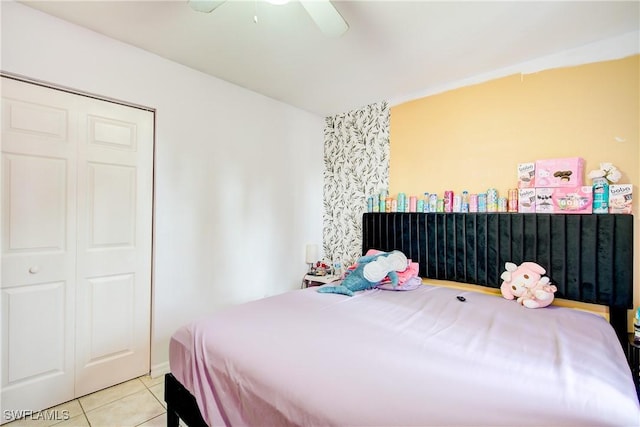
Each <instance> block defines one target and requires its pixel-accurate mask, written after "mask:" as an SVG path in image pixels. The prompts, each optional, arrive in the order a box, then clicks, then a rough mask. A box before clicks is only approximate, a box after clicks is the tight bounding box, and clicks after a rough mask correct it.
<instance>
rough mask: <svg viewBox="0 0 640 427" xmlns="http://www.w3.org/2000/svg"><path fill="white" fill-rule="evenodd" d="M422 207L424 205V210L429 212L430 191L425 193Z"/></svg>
mask: <svg viewBox="0 0 640 427" xmlns="http://www.w3.org/2000/svg"><path fill="white" fill-rule="evenodd" d="M422 207H423V210H422V212H424V213H429V193H424V203H423V204H422ZM418 210H420V209H418Z"/></svg>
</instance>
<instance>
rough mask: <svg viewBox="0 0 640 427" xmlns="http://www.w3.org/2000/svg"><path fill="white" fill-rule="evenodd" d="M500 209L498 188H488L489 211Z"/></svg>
mask: <svg viewBox="0 0 640 427" xmlns="http://www.w3.org/2000/svg"><path fill="white" fill-rule="evenodd" d="M497 211H498V190H496V189H495V188H489V189H488V190H487V212H497Z"/></svg>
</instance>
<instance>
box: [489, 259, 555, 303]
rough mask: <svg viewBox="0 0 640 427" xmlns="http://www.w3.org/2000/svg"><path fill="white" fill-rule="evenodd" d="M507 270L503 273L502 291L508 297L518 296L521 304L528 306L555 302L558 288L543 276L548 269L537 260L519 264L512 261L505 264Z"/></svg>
mask: <svg viewBox="0 0 640 427" xmlns="http://www.w3.org/2000/svg"><path fill="white" fill-rule="evenodd" d="M505 268H506V270H507V271H505V272H504V273H502V275H501V276H500V278H501V279H502V280H503V282H502V285H501V286H500V292H502V296H503V297H505V298H506V299H514V298H517V299H516V301H517V302H518V303H519V304H522V305H524V306H525V307H527V308H541V307H546V306H548V305H549V304H551V303H552V302H553V298H554V295H553V294H554V293H555V292H556V291H557V290H558V289H557V288H556V287H555V286H554V285H552V284H550V283H549V278H548V277H546V276H543V274H545V273H546V270H545V269H544V268H542V267H541V266H539V265H538V264H536V263H535V262H523V263H522V264H520V265H519V266H517V265H515V264H514V263H512V262H507V263H506V264H505Z"/></svg>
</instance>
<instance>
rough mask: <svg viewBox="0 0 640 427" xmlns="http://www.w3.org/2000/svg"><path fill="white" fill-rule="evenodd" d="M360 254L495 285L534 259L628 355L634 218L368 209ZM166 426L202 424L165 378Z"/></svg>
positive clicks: (435, 275)
mask: <svg viewBox="0 0 640 427" xmlns="http://www.w3.org/2000/svg"><path fill="white" fill-rule="evenodd" d="M362 234H363V240H362V253H363V254H364V253H365V252H366V251H367V250H369V249H372V248H374V249H380V250H383V251H390V250H394V249H397V250H400V251H402V252H404V253H405V254H406V255H407V257H408V258H411V259H412V260H413V261H416V262H418V263H419V265H420V276H421V277H423V278H431V279H441V280H451V281H456V282H463V283H469V284H476V285H483V286H488V287H493V288H499V287H500V285H501V283H502V281H501V279H500V275H501V274H502V272H503V271H504V265H505V263H506V262H513V263H516V264H520V263H522V262H524V261H533V262H537V263H538V264H540V265H542V266H543V267H545V268H546V270H547V275H548V276H549V278H550V279H551V281H552V282H553V283H554V284H555V285H556V286H557V288H558V292H557V293H556V297H558V298H563V299H569V300H574V301H582V302H588V303H595V304H601V305H605V306H608V307H609V318H610V323H611V325H612V326H613V328H614V329H615V331H616V334H617V335H618V338H619V339H620V343H621V345H622V348H623V350H624V351H625V353H626V352H627V310H628V309H631V308H633V216H632V215H617V214H609V215H564V214H513V213H510V214H498V213H491V214H485V213H468V214H466V213H450V214H438V213H435V214H423V213H367V214H364V215H363V219H362ZM165 401H166V403H167V426H169V427H178V424H179V420H180V419H182V420H183V421H184V422H185V423H186V424H187V425H189V426H190V427H199V426H206V425H207V424H206V423H205V421H204V419H203V418H202V415H201V414H200V411H199V409H198V405H197V403H196V399H195V398H194V397H193V396H192V395H191V393H189V391H188V390H187V389H185V388H184V386H183V385H182V384H180V382H179V381H178V380H177V379H176V378H175V377H174V376H173V375H172V374H167V375H166V377H165Z"/></svg>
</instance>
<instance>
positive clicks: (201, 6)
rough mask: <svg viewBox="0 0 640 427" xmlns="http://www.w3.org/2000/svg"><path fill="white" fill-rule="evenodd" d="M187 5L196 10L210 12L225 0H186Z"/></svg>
mask: <svg viewBox="0 0 640 427" xmlns="http://www.w3.org/2000/svg"><path fill="white" fill-rule="evenodd" d="M187 2H188V3H189V7H190V8H191V9H193V10H195V11H196V12H203V13H211V12H213V11H214V10H215V9H216V8H217V7H218V6H220V5H221V4H222V3H224V2H225V0H221V1H220V0H187Z"/></svg>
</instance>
